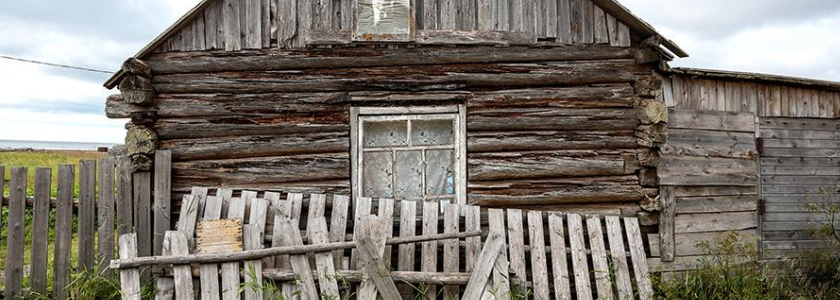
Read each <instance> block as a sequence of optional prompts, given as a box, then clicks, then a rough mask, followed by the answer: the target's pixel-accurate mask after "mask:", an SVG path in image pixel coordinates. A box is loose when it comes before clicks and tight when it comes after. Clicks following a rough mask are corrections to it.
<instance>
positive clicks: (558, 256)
mask: <svg viewBox="0 0 840 300" xmlns="http://www.w3.org/2000/svg"><path fill="white" fill-rule="evenodd" d="M548 234H549V236H548V238H549V243H550V245H551V270H552V274H554V278H553V279H554V298H555V299H557V300H571V299H572V294H571V289H570V288H569V267H568V262H567V261H566V240H565V235H566V234H565V229H564V227H563V218H562V217H561V215H560V214H556V213H553V214H550V215H548Z"/></svg>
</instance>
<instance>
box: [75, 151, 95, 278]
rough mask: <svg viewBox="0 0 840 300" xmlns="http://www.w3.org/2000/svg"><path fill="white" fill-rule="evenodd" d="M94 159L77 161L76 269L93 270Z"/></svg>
mask: <svg viewBox="0 0 840 300" xmlns="http://www.w3.org/2000/svg"><path fill="white" fill-rule="evenodd" d="M95 201H96V161H94V160H82V161H79V236H78V245H79V246H78V247H79V249H78V261H77V270H79V271H81V270H94V269H93V263H94V255H95V254H94V251H95V249H94V248H93V247H94V241H93V239H94V238H93V236H94V225H93V223H94V222H93V219H94V217H95V213H96V211H95V205H96V203H95Z"/></svg>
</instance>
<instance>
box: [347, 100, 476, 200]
mask: <svg viewBox="0 0 840 300" xmlns="http://www.w3.org/2000/svg"><path fill="white" fill-rule="evenodd" d="M441 115H448V116H451V117H452V118H453V119H454V124H453V128H452V129H453V133H454V137H453V138H454V142H453V146H454V151H453V152H454V154H455V158H454V166H453V170H454V171H455V174H454V176H453V179H454V183H453V186H454V188H455V193H454V200H453V203H457V204H459V205H460V206H464V205H466V204H467V136H466V135H467V124H466V120H467V118H466V105H464V104H458V105H447V106H412V107H351V108H350V162H351V176H350V177H351V178H350V180H351V182H350V189H351V192H352V196H353V199H358V198H359V197H362V187H363V185H364V178H363V176H364V174H363V170H364V166H363V163H364V159H363V158H362V155H363V154H364V150H363V145H362V142H361V138H362V137H363V135H364V133H363V126H362V120H382V121H387V120H389V119H400V120H403V119H406V118H410V119H412V120H434V119H435V118H438V119H439V118H440V116H441ZM407 134H409V135H410V134H411V132H408V133H407ZM423 180H424V181H425V180H426V179H425V178H423ZM424 193H425V191H424ZM406 201H410V200H406ZM426 201H439V199H426Z"/></svg>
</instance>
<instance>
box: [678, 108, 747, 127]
mask: <svg viewBox="0 0 840 300" xmlns="http://www.w3.org/2000/svg"><path fill="white" fill-rule="evenodd" d="M668 127H669V128H677V129H704V130H717V131H740V132H755V116H754V115H753V114H752V113H733V112H714V111H697V110H681V109H671V111H670V118H669V121H668Z"/></svg>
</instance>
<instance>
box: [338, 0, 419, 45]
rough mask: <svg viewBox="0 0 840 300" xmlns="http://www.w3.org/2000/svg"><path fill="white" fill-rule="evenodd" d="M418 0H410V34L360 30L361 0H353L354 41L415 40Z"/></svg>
mask: <svg viewBox="0 0 840 300" xmlns="http://www.w3.org/2000/svg"><path fill="white" fill-rule="evenodd" d="M415 2H416V0H409V6H410V7H409V9H410V11H409V13H408V22H409V24H408V31H409V32H408V34H370V33H360V32H359V0H353V41H356V42H413V41H414V37H415V31H416V30H415V27H416V26H417V23H416V19H417V18H416V17H415V16H416V14H417V8H416V5H415Z"/></svg>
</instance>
